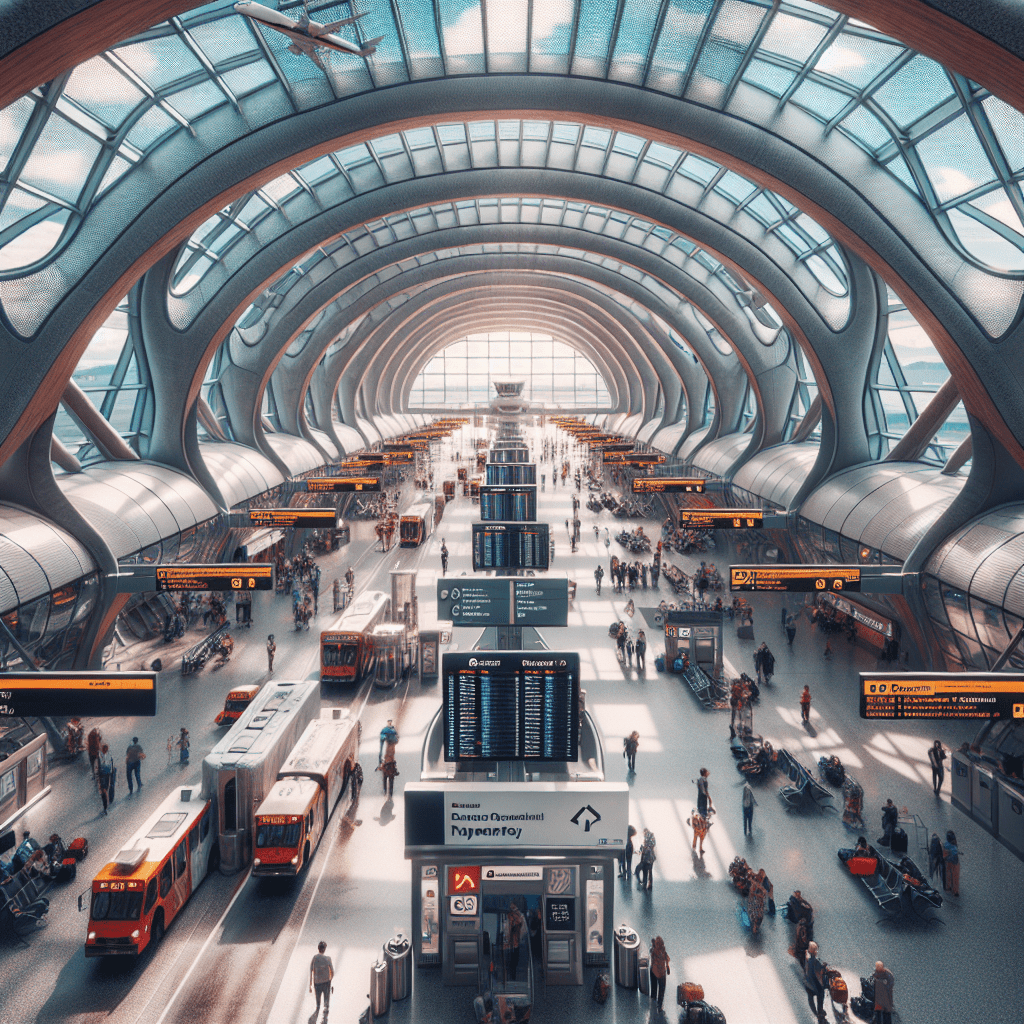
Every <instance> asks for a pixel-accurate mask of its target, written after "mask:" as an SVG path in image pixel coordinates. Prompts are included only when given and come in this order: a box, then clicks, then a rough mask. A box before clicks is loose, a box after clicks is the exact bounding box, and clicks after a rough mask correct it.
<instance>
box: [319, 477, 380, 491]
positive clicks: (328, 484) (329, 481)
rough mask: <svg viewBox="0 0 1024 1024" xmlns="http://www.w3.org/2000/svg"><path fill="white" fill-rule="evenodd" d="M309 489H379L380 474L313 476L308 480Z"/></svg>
mask: <svg viewBox="0 0 1024 1024" xmlns="http://www.w3.org/2000/svg"><path fill="white" fill-rule="evenodd" d="M306 490H307V491H316V492H318V493H319V492H322V491H379V490H380V477H379V476H312V477H309V478H308V479H307V480H306Z"/></svg>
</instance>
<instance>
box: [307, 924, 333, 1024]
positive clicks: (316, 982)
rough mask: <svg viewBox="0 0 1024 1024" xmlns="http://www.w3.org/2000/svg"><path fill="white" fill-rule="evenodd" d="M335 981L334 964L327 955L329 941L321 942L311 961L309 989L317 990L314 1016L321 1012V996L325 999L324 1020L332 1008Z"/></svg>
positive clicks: (311, 990)
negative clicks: (332, 984) (332, 990)
mask: <svg viewBox="0 0 1024 1024" xmlns="http://www.w3.org/2000/svg"><path fill="white" fill-rule="evenodd" d="M332 981H334V964H333V963H332V962H331V958H330V957H329V956H327V943H326V942H323V941H321V942H319V943H318V944H317V947H316V952H315V953H314V954H313V959H312V960H310V962H309V991H310V992H313V991H314V990H315V991H316V1009H315V1010H314V1011H313V1018H314V1019H316V1015H317V1014H318V1013H319V1012H320V998H321V996H322V997H323V1000H324V1020H327V1013H328V1011H329V1010H330V1008H331V982H332Z"/></svg>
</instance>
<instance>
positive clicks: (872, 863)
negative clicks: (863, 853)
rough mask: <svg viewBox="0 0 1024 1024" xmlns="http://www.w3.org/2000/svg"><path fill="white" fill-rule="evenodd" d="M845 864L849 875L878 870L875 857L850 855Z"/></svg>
mask: <svg viewBox="0 0 1024 1024" xmlns="http://www.w3.org/2000/svg"><path fill="white" fill-rule="evenodd" d="M846 866H847V867H848V868H849V869H850V874H851V875H873V874H874V873H875V872H876V871H877V870H878V858H877V857H851V858H850V859H849V860H848V861H847V862H846Z"/></svg>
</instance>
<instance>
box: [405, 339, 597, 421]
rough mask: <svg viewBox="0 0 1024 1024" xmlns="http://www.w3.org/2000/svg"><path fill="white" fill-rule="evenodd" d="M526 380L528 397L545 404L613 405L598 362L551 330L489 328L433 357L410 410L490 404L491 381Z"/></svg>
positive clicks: (417, 382)
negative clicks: (518, 330)
mask: <svg viewBox="0 0 1024 1024" xmlns="http://www.w3.org/2000/svg"><path fill="white" fill-rule="evenodd" d="M508 377H512V378H514V379H516V380H523V381H524V382H525V384H526V386H525V387H524V389H523V397H524V398H525V399H527V400H528V401H530V402H533V403H535V404H537V405H539V406H541V407H543V408H547V409H552V408H563V409H570V408H579V407H585V408H591V409H592V408H610V407H611V398H610V396H609V394H608V388H607V386H606V385H605V382H604V380H603V379H602V377H601V374H600V373H599V372H598V369H597V367H596V366H595V365H594V364H593V363H592V362H591V361H590V360H589V359H588V358H587V357H586V356H585V355H584V354H583V353H582V352H580V351H578V350H577V349H576V348H574V347H573V346H572V345H568V344H566V343H565V342H563V341H559V340H557V339H555V338H553V337H551V335H549V334H537V333H535V332H530V331H521V332H516V331H489V332H487V333H484V334H470V335H467V336H466V337H465V338H463V339H462V340H460V341H455V342H452V343H451V344H450V345H446V346H445V347H444V348H443V349H441V351H440V352H438V353H437V354H436V355H434V356H432V357H431V358H430V361H429V362H428V363H427V364H426V365H425V366H424V367H423V369H422V370H421V371H420V373H419V374H418V375H417V377H416V379H415V380H414V381H413V384H412V389H411V392H410V395H409V400H410V405H409V407H410V409H423V408H434V407H445V408H454V407H457V406H465V405H486V404H488V403H490V401H491V400H492V399H493V397H494V393H493V392H492V391H491V381H493V380H496V379H502V378H508Z"/></svg>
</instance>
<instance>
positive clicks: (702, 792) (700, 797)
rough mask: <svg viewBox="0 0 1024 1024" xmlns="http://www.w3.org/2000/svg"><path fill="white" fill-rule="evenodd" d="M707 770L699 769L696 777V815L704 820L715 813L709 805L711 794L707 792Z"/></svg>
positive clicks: (710, 804)
mask: <svg viewBox="0 0 1024 1024" xmlns="http://www.w3.org/2000/svg"><path fill="white" fill-rule="evenodd" d="M709 774H710V773H709V772H708V770H707V768H701V770H700V775H699V776H698V777H697V813H698V814H700V815H701V817H703V818H706V817H707V816H708V815H709V814H714V813H715V808H714V805H713V804H712V803H711V793H710V792H709V791H708V776H709Z"/></svg>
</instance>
